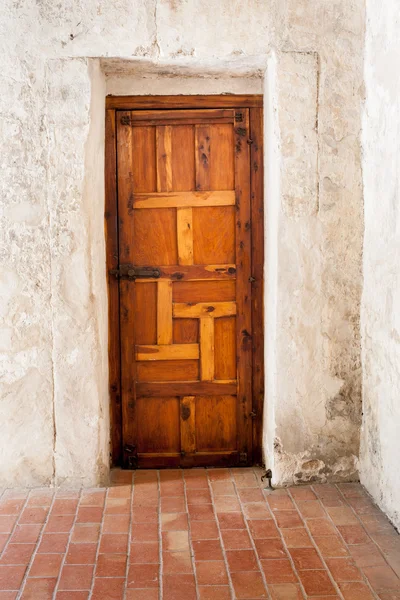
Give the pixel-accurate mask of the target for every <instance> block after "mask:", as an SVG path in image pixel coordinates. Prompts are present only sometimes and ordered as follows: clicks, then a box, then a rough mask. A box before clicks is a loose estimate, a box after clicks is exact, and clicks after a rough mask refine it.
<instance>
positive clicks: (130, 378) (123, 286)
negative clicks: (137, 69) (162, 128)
mask: <svg viewBox="0 0 400 600" xmlns="http://www.w3.org/2000/svg"><path fill="white" fill-rule="evenodd" d="M128 114H129V113H128ZM132 164H133V147H132V129H131V128H129V127H122V126H121V125H120V124H119V123H118V124H117V168H118V218H119V227H120V230H119V232H120V243H119V262H120V263H122V262H124V260H126V258H128V260H129V258H130V256H129V250H130V244H129V240H130V236H131V235H132V234H131V229H132V226H131V219H132V215H131V212H130V207H129V198H130V196H131V194H132V193H133V189H134V182H133V178H134V174H133V169H132ZM139 176H140V174H139ZM143 176H145V174H144V175H143ZM133 293H134V286H131V285H130V283H129V282H128V281H120V331H121V332H126V331H129V336H128V335H121V397H122V450H123V452H122V464H123V465H124V466H125V467H129V466H130V462H129V460H130V453H128V452H126V451H125V448H126V447H127V446H134V445H135V443H136V442H135V440H136V438H137V421H136V420H135V418H134V415H135V408H136V397H135V386H134V381H135V379H136V362H135V356H134V354H135V353H134V340H135V336H136V332H135V318H134V298H133Z"/></svg>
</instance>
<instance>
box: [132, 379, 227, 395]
mask: <svg viewBox="0 0 400 600" xmlns="http://www.w3.org/2000/svg"><path fill="white" fill-rule="evenodd" d="M236 391H237V390H236V383H213V382H209V381H182V382H179V381H171V382H159V383H158V382H143V383H137V384H136V394H137V395H138V396H140V397H143V398H151V397H156V396H157V397H160V398H162V397H165V396H208V395H211V396H232V395H235V394H236Z"/></svg>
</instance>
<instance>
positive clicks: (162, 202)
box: [133, 190, 235, 208]
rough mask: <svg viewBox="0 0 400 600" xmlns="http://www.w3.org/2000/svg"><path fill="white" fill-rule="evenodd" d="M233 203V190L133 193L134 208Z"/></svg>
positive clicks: (227, 204)
mask: <svg viewBox="0 0 400 600" xmlns="http://www.w3.org/2000/svg"><path fill="white" fill-rule="evenodd" d="M234 204H235V192H234V191H232V190H216V191H213V192H170V193H169V194H166V193H163V192H162V191H161V192H150V193H146V194H145V193H138V194H134V195H133V207H134V208H180V207H182V208H185V207H186V208H187V207H191V206H193V207H199V206H200V207H201V206H231V205H234Z"/></svg>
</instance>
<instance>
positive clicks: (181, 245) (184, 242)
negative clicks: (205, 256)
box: [176, 208, 193, 265]
mask: <svg viewBox="0 0 400 600" xmlns="http://www.w3.org/2000/svg"><path fill="white" fill-rule="evenodd" d="M176 212H177V215H176V217H177V233H178V262H179V264H180V265H192V264H193V223H192V221H193V218H192V217H193V215H192V208H178V209H177V211H176Z"/></svg>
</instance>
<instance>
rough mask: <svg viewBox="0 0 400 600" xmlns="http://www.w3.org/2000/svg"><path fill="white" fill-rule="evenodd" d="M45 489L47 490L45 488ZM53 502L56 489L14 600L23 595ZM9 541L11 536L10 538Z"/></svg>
mask: <svg viewBox="0 0 400 600" xmlns="http://www.w3.org/2000/svg"><path fill="white" fill-rule="evenodd" d="M46 489H48V488H46ZM29 498H30V493H29V494H28V498H27V499H26V503H25V506H24V508H23V510H25V508H26V506H27V502H28V499H29ZM55 500H56V489H54V494H53V497H52V499H51V502H50V504H49V506H48V509H49V510H48V513H47V515H46V518H45V520H44V523H43V525H42V528H41V530H40V532H39V536H38V539H37V541H36V545H35V548H34V550H33V552H32V556H31V559H30V561H29V563H28V566H27V567H26V571H25V574H24V578H23V580H22V582H21V584H20V588H19V592H18V594H17V596H16V600H19V599H20V598H21V595H22V593H23V591H24V587H25V584H26V581H27V579H28V576H29V571H30V570H31V567H32V564H33V561H34V560H35V557H36V555H37V550H38V548H39V545H40V543H41V541H42V538H43V534H44V530H45V528H46V525H47V523H48V521H49V518H50V515H51V511H52V508H53V505H54V502H55ZM32 508H44V507H40V506H39V507H32ZM23 510H22V511H21V513H20V516H21V514H22V512H23ZM18 521H19V518H18ZM26 525H29V523H26ZM31 525H34V523H31ZM10 539H11V536H10Z"/></svg>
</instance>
